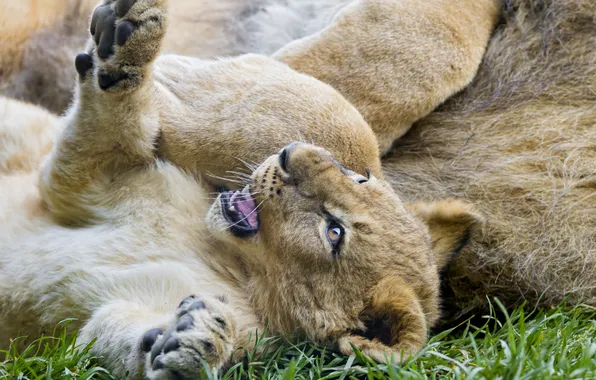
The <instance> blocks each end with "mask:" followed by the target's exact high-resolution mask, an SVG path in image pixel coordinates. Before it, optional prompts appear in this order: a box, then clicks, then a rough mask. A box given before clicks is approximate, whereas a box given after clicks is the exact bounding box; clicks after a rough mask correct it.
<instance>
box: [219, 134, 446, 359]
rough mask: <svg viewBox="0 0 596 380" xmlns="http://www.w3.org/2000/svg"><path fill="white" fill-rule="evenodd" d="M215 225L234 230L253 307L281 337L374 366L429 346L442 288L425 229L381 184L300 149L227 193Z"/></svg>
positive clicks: (320, 153) (287, 151) (313, 150)
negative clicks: (360, 355) (296, 335)
mask: <svg viewBox="0 0 596 380" xmlns="http://www.w3.org/2000/svg"><path fill="white" fill-rule="evenodd" d="M210 219H211V224H213V225H219V226H221V225H222V224H227V225H228V226H229V227H230V228H229V232H228V235H227V237H224V239H225V240H227V241H229V242H231V243H232V244H234V245H235V246H237V247H238V248H239V249H240V250H241V251H242V252H243V256H245V257H246V261H247V262H248V263H249V267H250V270H251V276H252V280H253V281H252V283H251V289H250V292H251V295H252V301H253V303H254V306H255V307H256V309H257V310H258V311H259V312H260V313H261V315H262V316H263V317H264V318H267V321H268V323H269V327H270V329H272V330H274V331H275V332H279V333H291V332H294V331H298V332H300V333H302V334H305V335H306V336H308V337H309V338H311V339H314V340H316V341H319V342H322V343H326V344H332V345H336V346H339V348H340V349H341V350H342V351H344V352H346V353H349V352H351V350H352V348H351V345H350V343H349V342H352V343H353V344H355V345H356V346H357V347H359V348H360V349H362V350H363V351H365V352H366V353H368V354H369V355H372V356H373V357H375V358H376V359H378V360H383V359H384V358H385V355H387V354H388V352H387V351H389V352H390V353H391V352H393V353H395V352H399V351H401V350H402V349H405V350H406V351H416V350H418V349H419V348H420V347H421V346H422V345H423V344H424V342H425V341H426V331H427V328H428V327H430V326H429V325H430V324H432V323H434V321H435V320H436V318H437V316H438V287H439V281H438V268H437V266H436V264H435V262H436V259H435V255H434V254H433V250H432V241H431V238H430V235H429V229H428V228H427V226H426V225H425V224H424V223H423V222H422V220H421V219H419V218H417V217H416V216H414V215H413V214H412V213H411V212H409V211H408V210H407V209H406V207H404V204H403V203H402V202H401V200H400V199H399V197H398V196H397V194H395V192H394V191H393V190H392V189H391V187H390V186H389V185H388V184H387V183H385V182H384V181H382V180H379V179H376V178H374V177H371V176H369V175H367V173H362V174H360V173H354V172H351V171H350V170H348V169H346V168H344V167H342V166H341V165H340V164H339V163H338V162H336V161H335V160H334V159H333V157H331V155H330V153H328V152H327V151H325V150H324V149H322V148H318V147H315V146H312V145H308V144H299V143H294V144H291V145H289V146H287V147H286V148H284V149H283V150H282V151H281V152H280V153H279V154H277V155H274V156H272V157H269V158H268V159H267V160H266V161H265V162H264V163H263V164H262V165H261V166H259V167H258V168H257V169H256V170H255V172H254V173H253V175H252V184H251V185H250V186H249V187H247V188H245V189H244V190H243V191H236V192H227V193H223V194H222V195H221V196H220V198H219V200H218V202H216V204H215V205H214V207H213V208H212V212H211V213H210ZM389 348H390V350H387V349H389ZM390 353H389V355H390Z"/></svg>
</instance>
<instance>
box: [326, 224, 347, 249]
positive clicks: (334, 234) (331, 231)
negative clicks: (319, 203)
mask: <svg viewBox="0 0 596 380" xmlns="http://www.w3.org/2000/svg"><path fill="white" fill-rule="evenodd" d="M344 234H345V231H344V228H343V227H342V226H341V225H340V224H339V223H337V222H336V221H331V222H329V224H328V225H327V231H326V232H325V235H327V241H329V244H331V247H332V248H333V254H334V255H337V254H339V246H340V244H341V242H342V240H343V238H344Z"/></svg>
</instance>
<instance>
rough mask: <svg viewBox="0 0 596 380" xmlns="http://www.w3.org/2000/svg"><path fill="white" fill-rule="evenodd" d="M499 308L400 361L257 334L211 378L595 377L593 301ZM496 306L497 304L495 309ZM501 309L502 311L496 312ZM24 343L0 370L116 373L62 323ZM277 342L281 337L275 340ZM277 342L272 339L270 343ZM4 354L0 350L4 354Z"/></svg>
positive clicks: (85, 375) (30, 374)
mask: <svg viewBox="0 0 596 380" xmlns="http://www.w3.org/2000/svg"><path fill="white" fill-rule="evenodd" d="M495 304H496V305H497V310H493V311H492V312H491V313H490V314H489V315H487V316H485V317H483V318H480V319H479V318H476V319H475V320H476V321H477V320H481V321H483V322H482V324H481V325H479V326H475V325H474V323H472V322H470V321H468V322H466V323H464V324H462V325H461V326H458V327H456V328H454V329H451V330H448V331H443V332H441V333H439V334H437V335H435V336H434V337H432V338H431V340H430V342H429V343H428V345H427V346H426V348H425V349H424V350H422V351H421V352H420V353H419V354H418V355H417V356H416V357H415V358H412V359H411V360H410V361H409V362H408V363H406V364H405V365H402V366H397V365H379V364H376V363H374V362H372V361H370V360H368V359H366V358H364V357H363V356H362V355H356V356H352V357H345V356H342V355H338V354H337V353H335V352H332V351H329V350H324V349H322V348H320V347H316V346H313V345H312V344H308V343H306V342H304V343H299V344H292V343H289V342H288V341H287V340H286V339H284V338H281V337H277V338H267V339H261V340H260V341H259V343H258V344H259V345H261V346H262V347H265V348H266V349H265V353H263V354H259V355H256V354H254V353H253V352H247V360H246V362H245V363H239V364H237V365H235V366H234V367H232V368H231V369H229V370H228V371H227V372H225V373H219V374H216V373H214V374H207V375H206V377H209V378H218V377H226V378H251V379H252V378H262V379H268V378H275V379H294V378H298V379H311V378H316V379H320V378H324V379H352V378H358V379H382V378H396V379H423V378H430V379H460V378H461V379H463V378H465V379H495V378H502V379H596V309H594V308H590V307H587V306H584V307H574V308H569V307H564V306H561V307H557V308H553V309H550V310H537V311H532V312H528V310H524V308H519V309H516V310H514V311H512V312H511V313H510V314H509V313H507V312H506V311H504V309H503V308H502V307H500V304H499V303H498V301H496V302H495ZM497 311H498V312H497ZM497 315H499V318H497V317H496V316H497ZM58 331H59V332H60V333H59V334H57V335H56V336H55V337H44V338H42V339H40V340H38V341H36V342H35V343H33V344H32V345H30V346H29V347H28V348H27V349H25V350H23V351H21V352H17V351H16V350H15V349H14V348H13V347H11V349H10V350H8V351H4V352H0V360H2V359H3V361H2V362H0V378H3V377H4V378H11V379H12V378H15V379H19V378H20V379H50V378H53V379H58V378H64V379H113V377H112V376H111V375H110V374H109V373H108V372H107V371H105V370H104V369H103V368H101V367H98V366H97V365H96V364H95V363H96V362H97V360H96V359H97V358H94V357H93V356H92V355H90V354H89V347H76V345H75V337H72V336H67V335H66V334H65V333H64V330H63V328H62V327H59V329H58ZM280 342H282V343H283V344H281V345H279V344H277V343H280ZM271 343H276V344H271ZM3 355H4V356H5V358H3V357H2V356H3Z"/></svg>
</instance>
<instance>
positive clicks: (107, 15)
mask: <svg viewBox="0 0 596 380" xmlns="http://www.w3.org/2000/svg"><path fill="white" fill-rule="evenodd" d="M89 31H90V32H91V35H93V39H94V40H95V44H96V45H97V55H98V56H99V58H101V59H107V58H109V57H110V56H111V55H112V54H114V34H115V31H116V13H114V11H113V10H112V8H110V6H109V5H107V4H106V5H100V6H99V7H97V8H96V9H95V11H94V12H93V17H92V18H91V27H90V28H89Z"/></svg>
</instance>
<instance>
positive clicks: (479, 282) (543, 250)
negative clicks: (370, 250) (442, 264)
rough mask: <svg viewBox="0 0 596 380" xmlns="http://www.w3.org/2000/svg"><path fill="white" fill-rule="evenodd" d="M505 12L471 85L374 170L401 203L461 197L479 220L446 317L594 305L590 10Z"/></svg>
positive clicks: (574, 6) (595, 127)
mask: <svg viewBox="0 0 596 380" xmlns="http://www.w3.org/2000/svg"><path fill="white" fill-rule="evenodd" d="M508 4H509V5H507V6H506V7H505V8H504V10H503V13H502V21H501V23H500V24H499V25H498V26H497V29H496V30H495V32H494V35H493V37H492V38H491V40H490V42H489V45H488V48H487V53H486V55H485V57H484V63H483V64H482V65H481V67H480V70H479V72H478V74H477V76H476V79H475V80H474V82H473V83H472V85H471V86H470V87H468V88H467V89H466V90H465V91H464V92H462V93H461V94H459V95H457V96H456V97H455V98H453V99H451V100H449V101H448V102H447V103H446V104H445V105H444V106H442V107H441V108H440V109H439V110H437V111H435V112H433V113H432V114H431V115H430V116H429V117H426V118H424V119H423V120H422V121H421V122H420V123H418V125H416V126H415V127H414V128H413V130H412V131H410V133H409V134H408V135H406V136H405V137H404V138H403V139H401V140H400V141H399V143H398V144H397V146H396V148H395V149H394V151H393V152H392V153H391V154H390V156H389V157H387V159H386V160H384V162H383V165H384V170H385V173H386V177H387V178H388V180H389V181H390V182H391V183H392V184H393V186H394V188H395V189H396V190H398V191H399V193H400V194H401V195H402V196H404V197H405V198H406V199H408V200H410V201H414V200H423V201H428V200H436V199H441V198H444V197H465V198H466V199H468V200H470V201H472V202H473V204H474V206H475V207H477V208H478V210H479V211H480V212H481V213H482V214H484V215H486V217H487V223H486V226H485V228H484V229H483V234H482V237H480V238H476V239H473V240H472V243H471V244H470V245H468V246H467V247H464V249H463V250H462V251H461V253H460V255H459V256H458V258H457V259H456V261H455V262H454V263H453V265H452V266H451V267H450V270H449V271H447V272H446V274H445V277H444V278H445V279H446V284H445V285H446V286H445V289H446V293H445V296H448V297H449V299H447V300H446V301H445V302H446V304H449V305H450V308H449V309H450V311H451V312H452V313H454V314H460V313H462V312H466V311H471V310H473V309H474V308H475V307H484V306H485V305H486V296H487V295H488V296H496V297H498V298H499V299H501V301H502V302H504V303H505V304H506V305H507V306H511V307H513V306H515V305H519V304H520V303H521V302H523V301H527V302H529V304H531V305H533V304H536V303H539V304H541V305H543V306H551V305H555V304H558V303H559V302H562V301H563V300H565V299H567V300H568V301H569V302H571V303H573V304H575V303H587V304H590V305H595V304H596V240H595V238H596V209H595V205H596V201H595V199H596V164H595V163H596V150H595V147H596V113H595V108H594V104H595V102H596V96H595V93H594V91H593V89H594V88H596V81H595V78H596V75H595V74H596V71H595V70H596V65H595V63H596V49H594V35H595V33H596V27H595V26H594V23H593V20H594V18H595V17H596V6H595V4H594V2H593V1H533V0H523V1H522V0H517V1H511V2H508Z"/></svg>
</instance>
